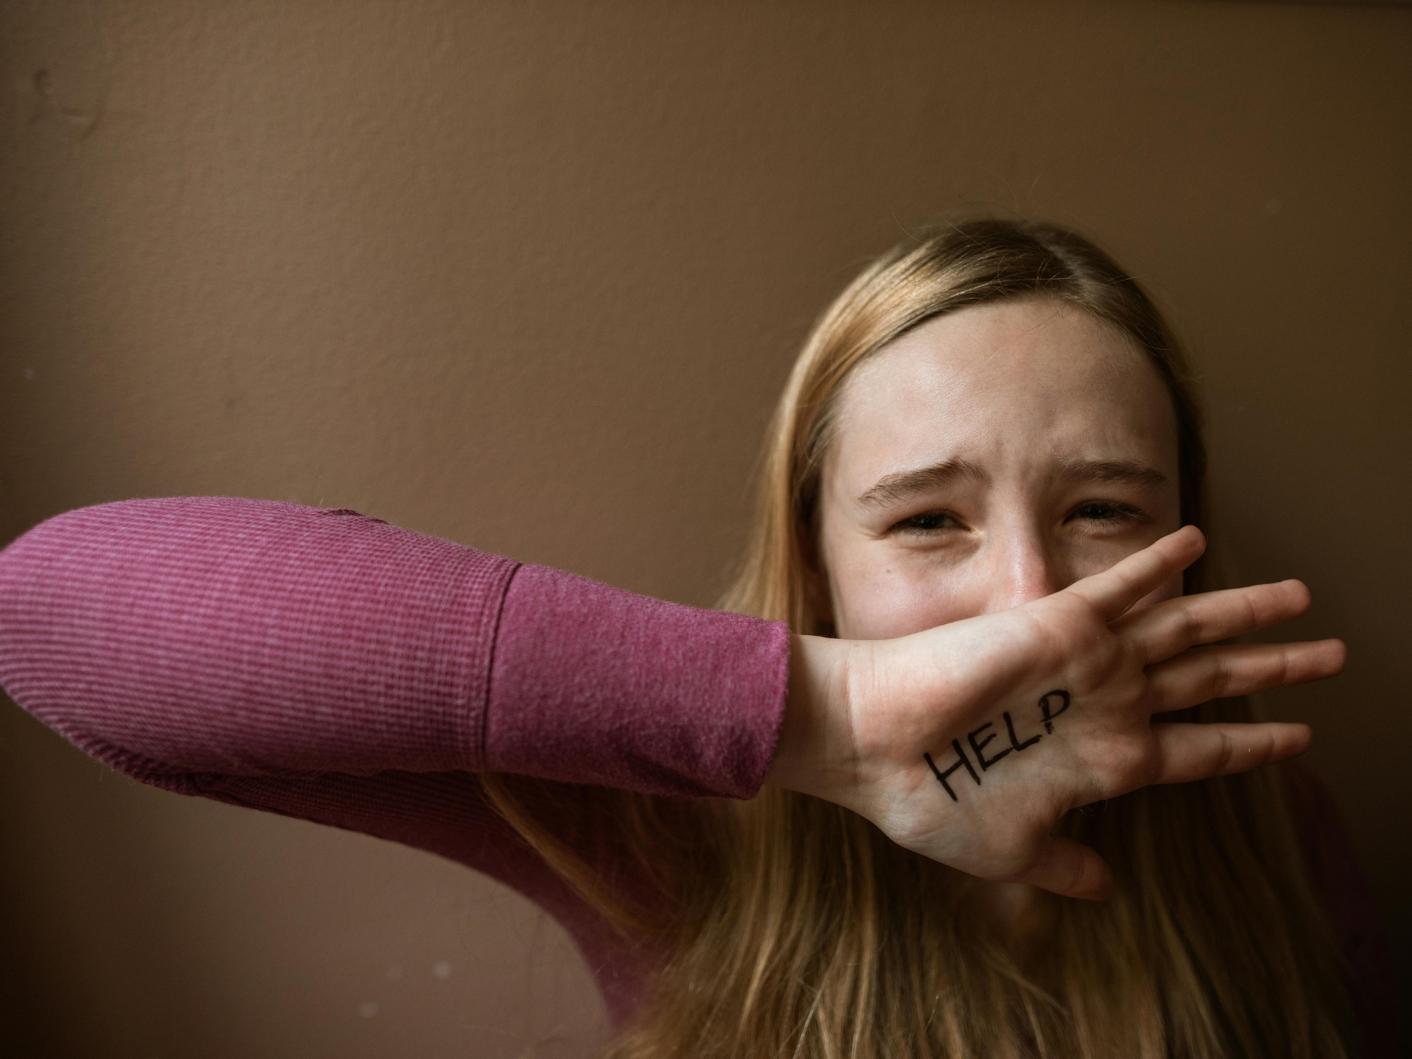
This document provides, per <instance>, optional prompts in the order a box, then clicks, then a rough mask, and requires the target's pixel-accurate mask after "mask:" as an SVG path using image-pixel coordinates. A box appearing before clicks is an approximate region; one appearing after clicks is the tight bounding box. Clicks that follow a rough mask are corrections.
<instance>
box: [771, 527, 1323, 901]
mask: <svg viewBox="0 0 1412 1059" xmlns="http://www.w3.org/2000/svg"><path fill="white" fill-rule="evenodd" d="M1204 548H1205V538H1204V536H1203V535H1202V533H1201V531H1200V530H1199V529H1197V528H1196V527H1194V526H1184V527H1182V528H1181V529H1179V530H1177V531H1176V532H1174V533H1170V534H1168V535H1167V536H1165V537H1163V538H1161V539H1160V540H1157V541H1155V542H1154V543H1153V544H1151V545H1149V546H1148V547H1147V548H1144V549H1143V550H1142V551H1139V552H1135V553H1134V554H1132V555H1130V556H1127V557H1126V558H1124V559H1123V560H1122V561H1120V562H1118V563H1116V564H1115V565H1114V566H1112V567H1110V568H1109V569H1107V570H1105V571H1103V572H1101V573H1098V574H1094V575H1093V576H1091V577H1087V578H1084V579H1083V580H1081V581H1076V582H1075V583H1074V584H1072V585H1070V586H1069V587H1068V588H1066V589H1064V590H1063V591H1060V592H1056V593H1054V594H1052V595H1049V596H1045V597H1043V598H1041V599H1036V600H1032V601H1030V602H1029V603H1026V604H1024V605H1022V606H1019V607H1014V608H1012V609H1010V610H1007V611H1002V612H999V613H994V614H986V615H981V616H978V617H974V618H967V619H964V620H961V621H956V622H952V623H949V624H946V625H941V626H938V627H936V628H934V629H928V630H926V631H924V632H919V633H914V634H912V635H909V636H902V637H898V638H896V639H892V640H829V639H826V638H821V637H809V636H803V637H799V638H798V640H797V643H798V654H797V656H796V657H797V669H798V675H797V677H796V682H797V683H798V688H795V687H794V686H793V685H792V689H791V700H790V707H789V709H790V712H789V713H788V714H787V717H786V724H785V731H784V733H783V735H782V738H781V747H780V760H779V762H778V766H779V767H778V769H777V770H776V771H775V772H774V773H773V776H772V782H777V783H780V784H781V785H783V786H786V787H789V788H791V789H794V790H800V791H802V792H803V793H806V794H811V795H814V796H816V797H820V798H824V799H826V800H828V801H832V802H835V803H836V804H839V805H843V806H845V807H847V808H849V809H851V810H853V811H854V812H857V813H859V814H861V815H862V816H864V817H866V818H868V819H869V820H871V821H872V822H873V823H875V824H876V825H877V826H878V827H879V828H880V829H881V830H882V831H883V832H884V833H885V834H886V835H887V836H888V837H889V838H891V839H892V840H893V841H895V842H897V843H898V844H899V845H901V846H904V847H905V848H907V849H911V850H914V851H915V852H917V853H920V854H922V855H923V856H926V857H929V858H931V859H933V860H936V861H939V862H941V863H943V864H947V865H950V866H952V867H955V868H957V869H959V870H961V871H964V872H967V873H969V874H972V875H975V876H978V877H980V878H983V879H992V880H1004V881H1009V882H1024V883H1029V884H1031V885H1034V886H1037V887H1040V888H1042V889H1045V890H1050V891H1053V892H1054V893H1058V894H1063V895H1066V896H1070V897H1080V898H1090V899H1101V898H1103V897H1105V896H1106V895H1107V894H1108V892H1109V891H1110V889H1111V886H1112V875H1111V871H1110V869H1109V868H1108V865H1107V864H1106V863H1105V862H1104V861H1103V859H1102V858H1101V857H1100V856H1099V855H1098V854H1097V853H1096V852H1095V851H1094V850H1093V849H1091V848H1090V847H1088V846H1085V845H1083V844H1081V843H1078V842H1074V841H1073V840H1071V839H1066V838H1063V837H1060V836H1057V835H1054V834H1052V832H1053V830H1054V827H1055V825H1056V824H1057V822H1058V821H1059V819H1060V818H1061V817H1062V816H1063V815H1064V814H1065V813H1067V812H1068V811H1069V810H1071V809H1074V808H1076V807H1079V806H1083V805H1088V804H1091V803H1093V802H1097V801H1101V800H1103V799H1106V798H1113V797H1116V796H1118V795H1121V794H1125V793H1127V792H1129V791H1133V790H1136V789H1137V788H1140V787H1144V786H1147V785H1148V784H1153V783H1180V782H1185V781H1190V780H1198V779H1204V778H1206V777H1209V776H1219V775H1223V774H1226V773H1232V772H1240V771H1243V770H1246V769H1251V768H1255V767H1258V766H1260V765H1266V764H1270V763H1272V762H1276V761H1280V760H1283V759H1285V758H1289V757H1292V756H1294V755H1296V754H1298V753H1300V752H1302V751H1303V750H1304V749H1305V748H1306V747H1307V746H1308V745H1309V740H1310V730H1309V728H1308V726H1307V725H1303V724H1286V723H1275V722H1268V723H1242V724H1216V723H1204V724H1203V723H1168V722H1162V721H1160V720H1157V719H1155V715H1158V714H1162V713H1168V712H1171V711H1174V710H1182V709H1186V708H1188V707H1190V706H1194V705H1197V704H1199V703H1202V702H1205V701H1207V700H1210V699H1215V698H1222V697H1228V696H1234V695H1243V694H1247V693H1250V692H1255V691H1260V690H1264V689H1268V688H1275V687H1282V686H1285V685H1289V684H1298V683H1301V682H1304V681H1310V680H1318V679H1321V678H1323V677H1328V676H1332V675H1334V674H1335V673H1338V672H1339V671H1340V670H1342V668H1343V665H1344V661H1345V658H1346V654H1347V652H1346V648H1345V646H1344V644H1343V642H1342V641H1340V640H1336V639H1335V640H1320V641H1316V642H1311V643H1282V644H1259V645H1221V646H1203V645H1209V644H1210V643H1211V642H1212V641H1218V640H1224V639H1228V638H1230V637H1235V636H1240V635H1242V634H1244V633H1247V632H1251V631H1253V630H1255V629H1261V628H1265V627H1267V626H1270V625H1273V624H1276V623H1278V622H1281V621H1285V620H1287V619H1289V618H1293V617H1296V616H1298V615H1299V614H1302V613H1303V612H1304V611H1305V610H1306V609H1308V607H1309V603H1310V596H1309V590H1308V589H1307V588H1306V587H1305V586H1304V584H1303V583H1302V582H1300V581H1296V580H1290V581H1281V582H1278V583H1276V584H1267V585H1252V586H1249V587H1245V588H1235V589H1229V590H1225V591H1217V592H1205V593H1200V594H1197V595H1192V596H1179V597H1176V598H1174V599H1169V600H1166V601H1163V602H1161V603H1157V604H1155V605H1152V606H1150V607H1143V608H1138V609H1134V604H1136V603H1137V602H1138V601H1139V600H1141V599H1142V598H1143V597H1144V596H1146V595H1148V594H1150V593H1152V592H1154V591H1155V590H1157V589H1158V588H1159V587H1160V586H1161V585H1162V584H1163V583H1164V582H1166V581H1167V580H1168V579H1169V578H1170V577H1172V576H1173V575H1174V574H1176V573H1179V572H1180V571H1181V570H1183V569H1185V568H1186V567H1187V566H1189V565H1190V564H1191V563H1192V562H1194V561H1195V560H1196V558H1197V557H1198V556H1199V555H1200V554H1201V553H1202V551H1203V550H1204Z"/></svg>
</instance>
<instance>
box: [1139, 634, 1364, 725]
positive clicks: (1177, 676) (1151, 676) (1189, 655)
mask: <svg viewBox="0 0 1412 1059" xmlns="http://www.w3.org/2000/svg"><path fill="white" fill-rule="evenodd" d="M1347 661H1348V646H1347V645H1346V644H1345V643H1344V642H1343V641H1342V640H1338V639H1333V640H1314V641H1312V642H1308V643H1278V644H1235V645H1232V646H1226V647H1193V648H1192V649H1191V650H1189V651H1187V652H1186V653H1184V654H1182V655H1180V656H1179V657H1177V658H1173V659H1171V660H1170V661H1167V662H1163V663H1161V664H1160V665H1155V666H1148V668H1147V681H1148V684H1147V687H1148V692H1149V697H1148V712H1149V713H1167V712H1169V711H1171V710H1184V709H1186V708H1188V707H1189V706H1196V705H1197V704H1199V703H1203V702H1209V701H1210V700H1211V699H1226V698H1230V697H1231V696H1233V695H1249V694H1250V693H1251V692H1255V691H1265V690H1267V689H1269V688H1283V687H1288V686H1289V685H1291V684H1306V683H1308V682H1309V681H1311V680H1323V679H1325V678H1326V677H1331V676H1334V675H1335V674H1336V673H1341V672H1343V667H1344V664H1345V663H1346V662H1347Z"/></svg>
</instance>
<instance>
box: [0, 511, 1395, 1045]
mask: <svg viewBox="0 0 1412 1059" xmlns="http://www.w3.org/2000/svg"><path fill="white" fill-rule="evenodd" d="M789 649H790V637H789V630H788V628H787V627H786V626H785V625H784V623H782V622H766V621H761V620H759V619H756V618H750V617H746V616H742V615H735V614H727V613H722V612H719V611H711V610H703V609H698V608H693V607H686V606H682V605H679V604H674V603H666V602H663V601H660V600H656V599H651V598H648V597H645V596H640V595H636V594H634V593H631V592H627V591H624V590H622V589H617V588H613V587H611V586H608V585H604V584H601V583H598V582H595V581H591V580H589V579H587V578H583V577H579V576H577V575H574V574H570V573H566V572H564V571H559V570H554V569H551V568H548V567H544V566H537V565H533V564H523V563H520V562H517V561H515V560H513V559H510V558H506V557H504V556H500V555H494V554H489V553H486V552H481V551H477V550H475V549H472V548H468V547H465V546H464V545H461V544H457V543H455V542H453V541H449V540H445V539H441V538H438V537H433V536H428V535H425V534H421V533H417V532H414V531H411V530H406V529H402V528H399V527H396V526H393V525H390V524H388V523H387V522H385V521H383V520H381V519H377V518H371V517H368V516H365V515H361V514H359V513H358V512H356V511H352V510H349V509H347V508H312V507H305V506H302V505H297V504H291V503H285V502H281V501H272V500H255V499H245V498H239V497H170V498H160V499H140V500H123V501H117V502H113V503H107V504H99V505H95V506H92V507H85V508H79V509H76V510H73V511H69V512H66V513H64V514H62V515H58V516H55V517H53V518H51V519H48V520H47V521H45V522H42V523H40V524H39V525H38V526H35V527H34V528H32V529H31V530H29V531H28V532H27V533H25V534H23V535H22V536H20V537H19V538H18V539H16V540H15V541H13V542H12V543H11V544H10V545H9V546H8V547H7V548H5V549H4V550H3V552H0V684H3V686H4V689H5V691H6V692H7V694H8V695H9V696H10V697H11V698H12V699H13V700H14V701H15V702H16V703H18V704H19V705H20V706H21V707H23V708H24V709H26V710H28V711H29V712H30V713H31V714H33V715H34V716H35V717H36V718H38V719H39V720H40V721H41V722H43V723H44V724H45V725H47V726H49V727H50V728H51V729H53V730H54V731H56V732H58V733H59V734H60V735H62V736H63V737H64V738H66V739H67V740H69V741H70V742H71V743H72V744H73V745H74V746H76V747H78V748H79V749H80V750H82V751H84V752H85V753H87V754H89V755H91V756H93V757H95V758H97V759H98V760H100V761H103V762H105V763H106V764H108V765H110V766H111V767H113V768H114V769H117V770H120V771H122V772H124V773H126V774H127V775H129V776H131V777H132V778H134V779H137V780H140V781H141V782H143V783H148V784H152V785H154V786H157V787H160V788H163V789H165V790H170V791H175V792H177V793H181V794H187V795H197V796H202V797H207V798H211V799H215V800H218V801H222V802H226V803H229V804H232V805H239V806H247V807H251V808H256V809H263V810H265V811H268V812H274V813H279V814H282V815H286V816H291V817H297V818H301V819H306V820H312V821H316V822H318V823H323V824H328V825H331V826H334V827H339V828H344V829H347V830H353V831H359V832H363V833H366V834H370V835H375V836H377V837H379V838H383V839H387V840H390V841H395V842H400V843H404V844H406V845H410V846H413V847H416V848H419V849H424V850H428V851H430V852H433V853H436V854H438V855H440V856H443V857H447V858H450V859H452V860H455V861H457V862H459V863H461V864H464V865H466V866H468V867H470V868H473V869H475V870H476V871H479V872H482V873H484V874H486V875H488V876H490V877H492V878H495V879H497V880H499V881H500V882H502V883H504V884H506V885H508V886H510V887H512V888H514V889H515V890H517V891H519V892H520V893H522V894H524V895H525V896H526V897H527V898H529V899H530V900H532V901H534V902H536V903H537V904H539V905H540V906H541V907H542V908H544V909H545V910H546V911H548V912H549V913H550V914H552V915H553V916H554V917H555V918H556V919H557V920H558V921H559V922H560V923H561V924H563V926H564V927H565V929H566V930H567V931H568V932H569V933H570V935H571V936H572V937H573V938H574V939H575V941H576V942H577V944H578V945H579V948H580V951H581V952H582V953H583V955H584V957H585V959H586V961H587V963H588V966H589V967H590V969H591V971H592V973H593V975H594V977H595V979H596V981H597V983H598V985H599V988H600V989H601V990H602V993H603V996H604V998H605V1002H606V1004H607V1006H608V1010H609V1014H610V1017H611V1018H612V1020H613V1022H614V1024H615V1025H621V1023H622V1022H623V1020H624V1019H625V1018H627V1017H628V1016H629V1015H630V1014H631V1011H632V1009H633V1007H634V1006H635V1004H636V1002H637V999H638V997H639V994H640V989H641V985H642V983H643V980H644V978H645V976H646V975H648V974H650V973H651V970H652V960H651V958H649V957H647V956H644V955H643V954H642V953H641V952H640V951H638V950H636V949H631V950H629V949H627V948H625V947H624V946H623V945H622V944H620V943H619V942H618V941H617V940H616V936H615V935H613V934H612V933H611V932H610V931H608V929H607V927H606V925H605V924H603V923H602V922H601V921H600V919H599V918H598V917H597V916H596V915H595V914H594V913H593V912H592V911H591V910H590V909H589V908H588V907H587V906H586V905H585V904H584V903H583V902H582V901H581V899H579V898H578V897H577V896H576V895H575V894H574V893H573V892H572V891H570V890H569V889H568V887H567V886H565V885H564V884H563V883H562V882H560V881H559V880H558V878H557V877H556V876H555V875H554V874H553V873H552V872H551V871H550V870H549V869H548V868H547V866H546V865H545V864H544V863H543V861H542V860H540V859H539V857H538V855H537V854H536V853H534V851H533V850H532V849H530V848H529V847H528V846H527V845H526V844H525V843H524V842H523V841H522V840H521V839H520V838H519V837H518V836H517V835H516V834H515V833H514V831H513V830H512V829H510V828H509V826H508V825H506V824H505V823H504V821H503V820H501V819H500V817H499V816H498V815H497V814H496V813H495V812H494V811H493V810H492V809H491V808H490V807H489V804H488V803H487V802H486V801H485V800H484V797H483V794H482V793H481V790H480V787H479V783H478V781H477V779H476V776H475V773H478V772H482V771H493V772H497V773H504V774H511V775H523V776H535V777H540V778H541V779H544V780H550V781H554V782H556V783H561V784H564V785H566V787H572V788H573V789H574V790H573V793H575V794H576V796H577V799H576V804H577V805H578V806H579V807H580V811H579V812H578V814H577V815H576V818H575V826H574V828H573V829H572V830H571V833H564V834H560V835H559V837H560V838H562V839H563V840H565V841H566V842H568V843H569V844H570V845H571V846H572V847H573V848H574V849H575V851H576V852H578V853H579V854H580V855H581V856H583V857H584V858H585V859H586V860H588V861H589V863H591V864H593V865H594V866H595V867H596V869H597V870H599V871H600V872H601V873H602V874H603V875H604V876H605V877H608V878H614V879H616V880H617V881H618V882H620V884H621V885H623V886H625V887H635V886H637V885H638V881H637V880H634V879H632V878H626V877H624V876H623V875H622V871H623V868H622V863H621V861H622V856H621V853H620V852H618V850H620V847H619V846H615V845H614V842H613V827H614V820H613V817H612V814H611V812H610V811H608V809H607V808H606V806H607V803H606V802H604V803H602V804H604V806H605V808H604V810H603V811H602V812H596V811H595V807H596V806H598V805H599V804H600V796H601V795H602V794H603V793H604V792H605V788H620V789H626V790H633V791H639V792H643V793H647V794H652V795H657V796H660V797H662V798H663V799H668V800H670V801H671V803H672V804H677V803H678V802H679V803H680V804H681V805H682V806H683V812H689V803H690V799H694V798H700V797H709V796H714V797H731V798H750V797H752V796H753V795H755V794H756V793H757V792H758V791H759V789H760V786H761V784H762V782H763V779H764V776H765V774H766V772H767V771H768V769H769V766H770V763H771V760H772V758H773V755H774V752H775V748H776V745H777V742H778V739H779V734H780V728H781V724H782V721H783V716H784V707H785V700H786V696H787V690H788V676H789V672H788V668H789ZM1300 792H1301V797H1302V798H1303V799H1304V803H1302V804H1304V805H1305V809H1304V810H1303V811H1302V812H1301V816H1302V818H1303V819H1304V820H1305V821H1306V822H1307V833H1306V835H1305V836H1304V837H1305V841H1306V843H1307V848H1308V849H1309V851H1310V855H1311V858H1312V859H1313V862H1314V866H1315V869H1316V873H1315V874H1316V881H1317V882H1318V883H1319V885H1320V886H1321V887H1322V892H1323V895H1324V897H1325V900H1326V901H1327V902H1328V903H1329V907H1330V910H1331V915H1332V918H1333V921H1334V923H1335V925H1336V927H1337V929H1338V930H1339V933H1340V937H1341V938H1342V939H1343V943H1344V949H1345V952H1346V953H1347V955H1348V958H1349V961H1350V964H1351V974H1352V976H1353V978H1354V983H1355V988H1356V990H1357V991H1358V993H1359V995H1360V997H1362V998H1363V999H1362V1001H1361V1002H1362V1004H1363V1007H1364V1010H1363V1018H1364V1025H1365V1027H1366V1029H1367V1031H1368V1036H1369V1044H1370V1048H1369V1052H1368V1054H1370V1055H1378V1054H1391V1053H1390V1052H1386V1053H1384V1052H1381V1051H1378V1050H1377V1049H1378V1048H1381V1047H1386V1045H1384V1044H1380V1043H1379V1042H1380V1041H1385V1040H1386V1041H1390V1039H1391V1038H1390V1037H1389V1036H1388V1034H1389V1032H1390V1031H1389V1030H1388V1028H1387V1014H1386V1013H1387V1012H1388V1011H1390V1006H1389V1004H1390V999H1391V996H1392V994H1391V986H1390V978H1389V977H1388V975H1389V972H1388V970H1387V961H1386V954H1385V950H1384V949H1383V948H1382V947H1381V945H1382V942H1381V938H1380V935H1379V930H1378V925H1377V922H1376V918H1375V916H1374V913H1373V906H1372V904H1371V901H1370V899H1369V897H1368V895H1367V890H1366V883H1365V881H1364V880H1363V878H1362V876H1361V874H1360V873H1359V871H1358V869H1357V867H1356V865H1355V864H1354V861H1353V858H1352V852H1351V849H1350V847H1349V844H1348V841H1347V839H1346V837H1345V836H1344V835H1343V833H1342V831H1341V829H1340V827H1339V824H1338V821H1337V819H1336V814H1335V813H1334V812H1333V809H1332V806H1331V805H1330V804H1329V802H1328V798H1327V795H1326V794H1325V793H1324V792H1323V791H1322V789H1321V788H1320V787H1319V785H1318V784H1317V782H1316V781H1314V780H1313V777H1312V776H1307V777H1306V778H1305V780H1304V781H1303V782H1302V784H1301V786H1300Z"/></svg>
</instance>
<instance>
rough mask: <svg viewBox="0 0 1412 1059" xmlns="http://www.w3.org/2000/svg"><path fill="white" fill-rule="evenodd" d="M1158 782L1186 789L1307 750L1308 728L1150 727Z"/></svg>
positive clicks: (1272, 725)
mask: <svg viewBox="0 0 1412 1059" xmlns="http://www.w3.org/2000/svg"><path fill="white" fill-rule="evenodd" d="M1152 734H1153V735H1155V736H1156V737H1157V776H1156V778H1155V779H1153V780H1152V781H1151V782H1153V783H1187V782H1190V781H1191V780H1204V779H1207V778H1208V777H1211V776H1226V775H1229V774H1230V773H1232V772H1245V771H1246V770H1247V769H1253V768H1259V767H1260V766H1261V765H1269V764H1272V763H1274V762H1276V761H1283V760H1284V759H1285V758H1291V757H1294V756H1295V755H1296V754H1302V753H1304V751H1305V750H1307V749H1309V743H1310V740H1312V739H1313V737H1314V733H1313V732H1312V730H1311V729H1310V728H1309V726H1308V725H1307V724H1287V723H1284V722H1280V721H1267V722H1265V723H1262V724H1214V723H1213V724H1154V725H1153V726H1152Z"/></svg>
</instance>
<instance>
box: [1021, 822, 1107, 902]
mask: <svg viewBox="0 0 1412 1059" xmlns="http://www.w3.org/2000/svg"><path fill="white" fill-rule="evenodd" d="M1014 881H1015V882H1023V883H1029V884H1030V885H1031V886H1038V887H1039V888H1040V889H1041V890H1048V891H1050V892H1051V893H1056V894H1059V895H1060V896H1062V897H1077V898H1080V899H1081V900H1085V901H1102V900H1105V899H1106V898H1107V897H1108V896H1109V895H1110V894H1112V892H1113V872H1112V869H1110V868H1109V867H1108V863H1107V862H1106V861H1105V860H1104V859H1103V858H1102V857H1100V856H1099V855H1098V854H1097V853H1095V852H1094V851H1093V849H1092V848H1090V847H1089V846H1085V845H1084V844H1083V843H1082V842H1075V841H1074V840H1073V839H1071V838H1059V837H1057V836H1054V835H1050V836H1049V837H1047V838H1046V839H1045V840H1044V843H1043V845H1041V846H1040V851H1039V856H1038V857H1037V858H1036V859H1035V862H1034V863H1033V864H1031V865H1030V867H1029V870H1028V871H1026V872H1025V873H1024V874H1023V875H1020V876H1018V877H1016V879H1015V880H1014Z"/></svg>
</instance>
